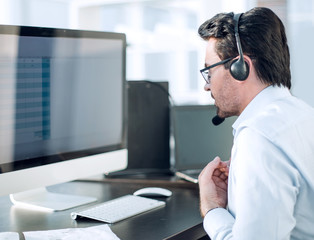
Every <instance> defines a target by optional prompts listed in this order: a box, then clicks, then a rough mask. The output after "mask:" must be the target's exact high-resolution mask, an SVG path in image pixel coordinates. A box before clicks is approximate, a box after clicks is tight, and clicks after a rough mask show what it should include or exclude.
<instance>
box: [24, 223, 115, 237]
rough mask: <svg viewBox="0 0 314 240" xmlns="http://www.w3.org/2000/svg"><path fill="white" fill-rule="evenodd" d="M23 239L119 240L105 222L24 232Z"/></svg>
mask: <svg viewBox="0 0 314 240" xmlns="http://www.w3.org/2000/svg"><path fill="white" fill-rule="evenodd" d="M23 234H24V237H25V240H86V239H93V240H98V239H99V240H100V239H101V240H104V239H106V240H120V239H119V238H118V237H117V236H116V235H115V234H114V233H113V232H112V231H111V229H110V227H109V226H108V225H107V224H104V225H100V226H96V227H89V228H67V229H58V230H48V231H33V232H24V233H23Z"/></svg>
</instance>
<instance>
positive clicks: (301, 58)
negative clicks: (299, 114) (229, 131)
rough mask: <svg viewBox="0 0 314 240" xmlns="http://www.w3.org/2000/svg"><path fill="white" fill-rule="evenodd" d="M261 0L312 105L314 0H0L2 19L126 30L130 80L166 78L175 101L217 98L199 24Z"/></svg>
mask: <svg viewBox="0 0 314 240" xmlns="http://www.w3.org/2000/svg"><path fill="white" fill-rule="evenodd" d="M255 6H265V7H269V8H271V9H272V10H273V11H274V12H276V13H277V14H278V15H279V17H280V18H281V19H282V21H283V22H284V25H285V27H286V31H287V36H288V42H289V46H290V53H291V71H292V84H293V87H292V93H293V94H294V95H296V96H298V97H300V98H302V99H303V100H305V101H306V102H308V103H309V104H311V105H312V106H314V94H312V89H314V79H313V72H312V64H313V63H312V62H313V61H312V56H314V45H313V44H312V43H313V42H314V0H302V1H301V2H300V1H298V0H274V1H271V0H220V1H216V0H0V24H9V25H26V26H40V27H56V28H70V29H86V30H97V31H113V32H123V33H126V36H127V44H128V47H127V71H126V77H127V80H151V81H168V82H169V91H170V94H171V95H172V97H173V99H174V101H175V103H177V104H186V103H199V104H211V103H213V101H212V99H210V94H208V93H206V92H205V91H204V90H203V87H204V80H203V79H202V78H201V75H200V74H199V69H201V68H202V67H203V65H204V57H205V46H206V43H205V42H204V41H203V40H201V39H200V38H199V37H198V34H197V29H198V27H199V25H200V24H202V23H203V22H204V21H205V20H207V19H209V18H211V17H212V16H214V15H215V14H216V13H219V12H230V11H234V12H244V11H247V10H249V9H250V8H252V7H255Z"/></svg>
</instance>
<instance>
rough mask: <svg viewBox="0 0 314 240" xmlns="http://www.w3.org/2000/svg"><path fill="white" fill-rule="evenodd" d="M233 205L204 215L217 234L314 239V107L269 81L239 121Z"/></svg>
mask: <svg viewBox="0 0 314 240" xmlns="http://www.w3.org/2000/svg"><path fill="white" fill-rule="evenodd" d="M233 128H234V130H233V133H234V144H233V148H232V154H231V165H230V170H229V178H228V210H226V209H223V208H217V209H213V210H212V211H210V212H209V213H208V214H207V215H206V216H205V218H204V228H205V230H206V232H207V233H208V235H209V236H210V238H211V239H212V240H222V239H224V240H226V239H228V240H231V239H235V240H259V239H263V240H288V239H291V240H297V239H298V240H310V239H311V240H313V239H314V110H313V108H311V107H310V106H309V105H307V104H305V103H304V102H303V101H301V100H299V99H297V98H295V97H293V96H292V95H291V94H290V92H289V90H288V89H287V88H284V87H282V88H280V87H273V86H270V87H267V88H266V89H264V90H263V91H262V92H260V93H259V94H258V95H257V96H256V97H255V98H254V99H253V100H252V101H251V102H250V104H249V105H248V106H247V107H246V108H245V110H244V111H243V112H242V113H241V115H240V116H239V117H238V119H237V120H236V122H235V123H234V125H233Z"/></svg>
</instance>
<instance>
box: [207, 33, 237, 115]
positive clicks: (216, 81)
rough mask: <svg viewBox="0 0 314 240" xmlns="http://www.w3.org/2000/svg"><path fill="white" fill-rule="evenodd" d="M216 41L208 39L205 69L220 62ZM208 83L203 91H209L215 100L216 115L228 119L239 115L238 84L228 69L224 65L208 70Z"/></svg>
mask: <svg viewBox="0 0 314 240" xmlns="http://www.w3.org/2000/svg"><path fill="white" fill-rule="evenodd" d="M216 42H217V40H216V39H214V38H210V39H209V41H208V44H207V48H206V57H205V67H207V66H210V65H212V64H215V63H217V62H220V61H221V60H223V59H220V58H219V56H218V55H217V53H216V51H215V45H216ZM209 75H210V79H209V80H210V82H209V83H206V85H205V87H204V89H205V91H211V96H212V97H213V99H215V105H216V107H217V115H218V116H220V117H223V118H225V117H230V116H235V115H239V114H240V112H239V107H240V100H239V94H238V84H237V81H236V80H235V79H233V78H232V77H231V75H230V72H229V69H225V67H224V65H223V64H222V65H218V66H216V67H213V68H210V69H209Z"/></svg>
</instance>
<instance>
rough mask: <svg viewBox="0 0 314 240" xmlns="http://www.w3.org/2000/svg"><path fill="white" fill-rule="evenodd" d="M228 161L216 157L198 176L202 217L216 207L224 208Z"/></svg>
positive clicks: (226, 198) (226, 196) (225, 204)
mask: <svg viewBox="0 0 314 240" xmlns="http://www.w3.org/2000/svg"><path fill="white" fill-rule="evenodd" d="M228 165H229V162H222V161H221V160H220V158H219V157H216V158H215V159H214V160H213V161H211V162H210V163H209V164H207V166H206V167H205V168H204V169H203V171H202V172H201V174H200V175H199V177H198V180H199V188H200V212H201V215H202V217H205V215H206V213H207V212H208V211H209V210H211V209H213V208H217V207H222V208H226V206H227V202H228V195H227V189H228V173H229V166H228Z"/></svg>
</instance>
